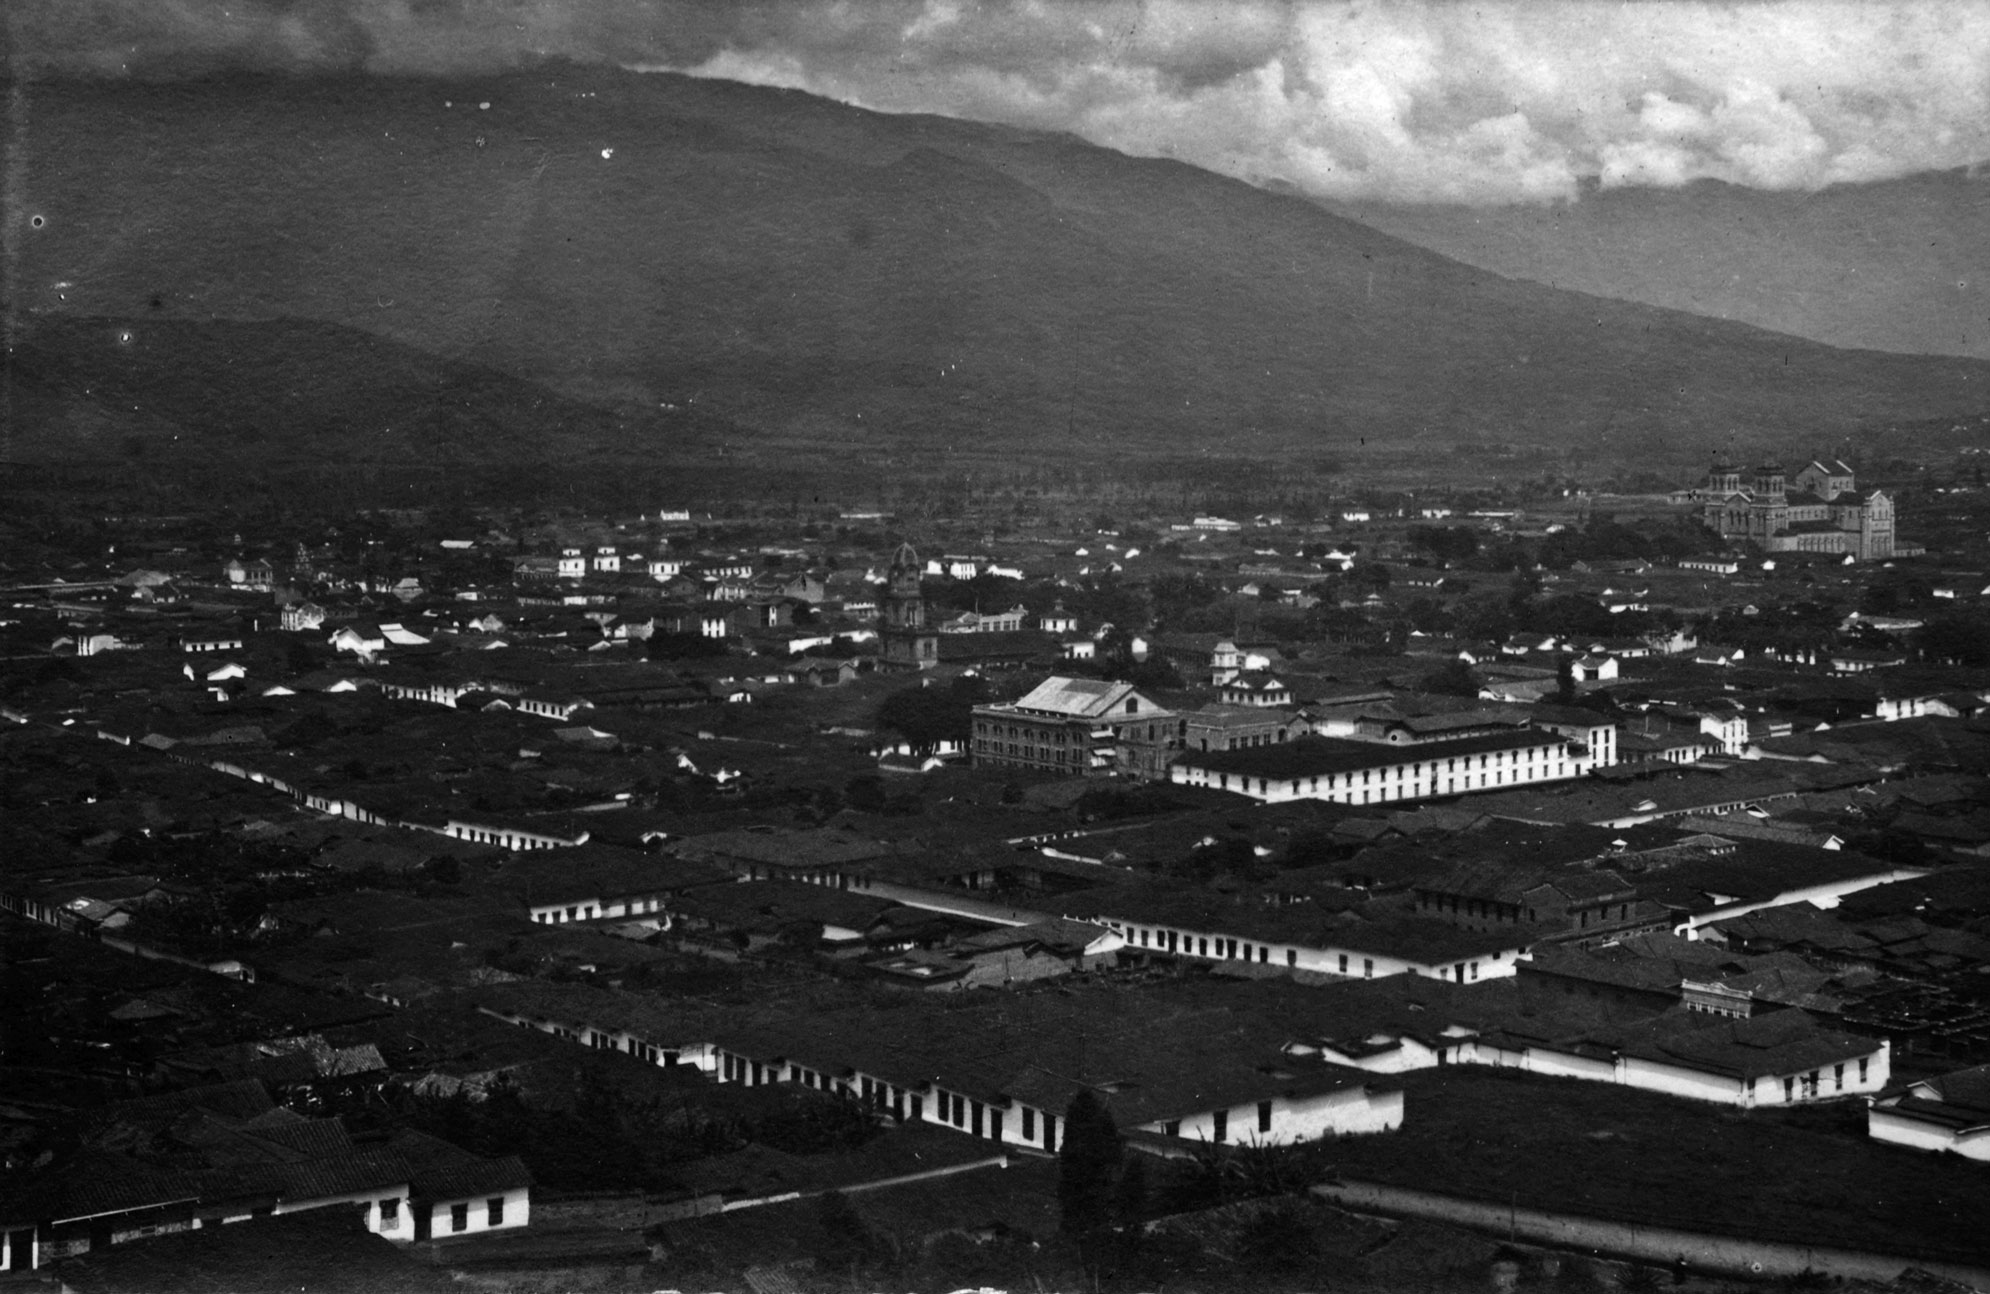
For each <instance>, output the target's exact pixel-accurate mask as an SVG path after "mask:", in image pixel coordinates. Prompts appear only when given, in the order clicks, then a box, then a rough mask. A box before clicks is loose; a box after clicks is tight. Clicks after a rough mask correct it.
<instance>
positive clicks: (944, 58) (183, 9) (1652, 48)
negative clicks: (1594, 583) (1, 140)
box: [11, 0, 1990, 202]
mask: <svg viewBox="0 0 1990 1294" xmlns="http://www.w3.org/2000/svg"><path fill="white" fill-rule="evenodd" d="M16 3H17V5H19V6H21V7H22V12H23V13H24V16H23V17H19V18H17V20H16V23H15V27H14V30H13V32H12V33H11V34H12V35H13V37H14V40H15V44H16V48H17V51H18V56H19V57H23V58H25V59H26V60H27V61H28V62H30V63H39V64H41V65H44V66H51V67H55V68H58V69H68V70H72V71H86V72H96V73H108V74H116V73H118V72H119V71H121V70H125V69H132V70H136V71H139V72H142V73H147V74H154V75H158V74H167V75H170V74H172V73H173V69H174V68H175V67H177V66H179V65H181V64H184V65H185V66H186V67H188V68H191V69H197V70H207V69H208V68H211V67H212V66H214V65H216V64H221V65H226V64H229V63H237V64H242V63H247V64H261V65H271V66H277V67H282V68H292V69H294V68H308V67H318V66H340V67H352V68H365V69H371V70H374V71H381V72H419V71H459V70H467V69H471V68H479V67H490V66H493V65H502V64H504V63H506V62H509V61H516V60H517V59H519V58H520V57H523V56H525V55H528V54H546V53H550V54H563V55H567V56H570V57H575V58H582V59H598V60H605V61H611V62H616V63H621V64H624V65H631V66H648V67H670V68H676V69H681V70H688V71H695V72H698V73H700V74H702V75H708V76H725V77H731V78H735V79H739V80H746V81H754V82H760V83H765V84H773V85H782V86H790V87H795V88H800V89H805V90H810V91H813V92H815V93H819V94H825V95H829V96H832V97H835V98H838V99H842V100H846V101H848V102H853V103H858V104H862V105H864V106H867V107H872V108H877V109H880V110H884V111H900V112H932V113H941V114H947V115H954V116H962V117H972V118H977V119H985V120H997V121H1004V122H1009V123H1014V124H1020V125H1031V126H1041V127H1047V128H1053V129H1061V130H1069V131H1072V132H1074V133H1076V134H1079V135H1081V136H1083V137H1086V138H1088V139H1092V140H1094V141H1096V142H1098V143H1101V144H1106V145H1109V146H1112V147H1116V148H1122V149H1126V150H1128V151H1131V152H1138V153H1147V154H1166V155H1170V156H1174V157H1178V158H1181V159H1183V160H1185V161H1191V162H1195V163H1198V164H1200V165H1203V166H1207V167H1210V168H1212V169H1215V170H1219V171H1224V172H1228V173H1231V174H1235V175H1240V176H1244V177H1246V178H1251V179H1258V180H1267V179H1279V180H1284V181H1287V182H1289V183H1293V184H1296V185H1298V186H1300V187H1302V188H1305V189H1308V190H1311V191H1313V192H1316V193H1320V194H1323V195H1327V196H1334V197H1382V198H1396V199H1408V200H1416V199H1448V200H1462V201H1477V202H1513V201H1541V200H1547V199H1552V198H1556V197H1566V196H1570V195H1572V194H1573V193H1574V192H1575V191H1576V189H1577V187H1578V185H1579V184H1580V182H1581V181H1582V180H1584V179H1586V178H1591V177H1600V178H1601V179H1602V181H1603V182H1604V183H1606V184H1646V185H1678V184H1685V183H1689V182H1691V181H1693V180H1696V179H1702V178H1715V179H1721V180H1726V181H1729V182H1732V183H1736V184H1744V185H1753V186H1760V187H1769V188H1783V189H1806V188H1815V187H1820V186H1822V185H1825V184H1829V183H1833V182H1837V181H1843V180H1870V179H1879V178H1885V177H1889V176H1895V175H1902V174H1907V173H1910V172H1913V171H1918V170H1927V169H1935V168H1945V167H1953V166H1961V165H1966V164H1971V163H1975V162H1980V161H1983V160H1985V159H1987V158H1990V3H1984V2H1983V0H1894V2H1892V3H1885V2H1874V3H1866V2H1865V0H1740V2H1737V3H1720V4H1714V3H1698V2H1695V0H1676V2H1674V0H1628V2H1625V0H1474V2H1472V3H1465V2H1464V0H1057V2H1053V0H864V2H863V3H854V2H850V0H845V2H843V3H827V2H825V3H803V2H801V0H794V2H792V3H790V2H787V0H757V2H756V0H741V2H739V3H722V4H713V3H710V2H709V0H585V2H584V3H573V2H571V0H322V3H315V4H311V5H298V4H296V3H294V0H169V2H168V3H161V2H160V0H16ZM176 60H177V62H176ZM162 69H163V71H162Z"/></svg>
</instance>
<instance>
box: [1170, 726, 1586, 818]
mask: <svg viewBox="0 0 1990 1294" xmlns="http://www.w3.org/2000/svg"><path fill="white" fill-rule="evenodd" d="M1583 754H1586V752H1578V751H1576V750H1575V749H1574V747H1573V746H1572V744H1571V743H1570V742H1569V740H1568V739H1567V738H1566V737H1564V736H1562V735H1561V734H1559V733H1554V732H1548V731H1546V730H1544V729H1541V728H1533V727H1516V728H1509V729H1508V730H1507V731H1504V732H1496V733H1488V734H1486V735H1483V736H1471V737H1461V738H1453V739H1449V740H1434V741H1421V742H1415V743H1410V744H1407V745H1405V746H1403V747H1401V748H1399V749H1397V748H1391V747H1389V746H1386V745H1382V744H1380V743H1377V742H1373V741H1355V740H1347V739H1340V738H1332V737H1313V736H1308V737H1301V738H1299V739H1297V740H1295V741H1290V742H1286V743H1284V744H1282V745H1277V746H1265V747H1259V748H1258V749H1255V750H1237V751H1225V752H1220V753H1219V752H1216V751H1210V752H1208V753H1206V754H1205V753H1203V752H1199V751H1190V752H1187V753H1185V754H1184V755H1183V756H1182V757H1181V759H1180V760H1179V761H1178V762H1177V763H1175V764H1174V765H1173V766H1172V767H1171V768H1169V769H1168V780H1169V781H1171V782H1175V783H1177V784H1180V785H1183V786H1201V787H1208V788H1210V789H1212V790H1218V791H1230V792H1233V793H1235V794H1238V795H1244V796H1248V797H1250V798H1251V799H1253V800H1257V801H1259V802H1261V803H1267V804H1272V803H1282V802H1284V801H1287V800H1331V801H1333V802H1335V803H1337V804H1382V803H1387V802H1391V801H1399V800H1420V799H1425V798H1429V797H1432V796H1448V795H1461V794H1466V793H1469V792H1473V791H1491V790H1506V789H1511V788H1513V787H1517V786H1523V785H1531V784H1538V783H1542V782H1552V781H1562V780H1566V779H1569V778H1573V777H1579V776H1581V775H1582V774H1583V773H1584V772H1585V771H1586V760H1585V759H1584V758H1583Z"/></svg>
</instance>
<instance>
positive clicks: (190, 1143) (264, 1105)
mask: <svg viewBox="0 0 1990 1294" xmlns="http://www.w3.org/2000/svg"><path fill="white" fill-rule="evenodd" d="M134 1144H135V1145H140V1146H145V1147H148V1148H149V1149H148V1150H147V1151H146V1153H147V1154H156V1155H158V1156H160V1158H158V1159H156V1160H147V1159H140V1158H137V1157H134V1155H132V1154H129V1153H123V1152H119V1151H113V1150H110V1149H108V1147H109V1146H112V1145H134ZM531 1186H532V1178H531V1174H530V1173H529V1172H528V1171H527V1170H526V1168H525V1166H524V1165H523V1164H522V1163H521V1162H520V1161H519V1160H517V1159H516V1158H505V1159H498V1160H487V1159H483V1158H481V1157H479V1156H476V1155H472V1154H470V1153H469V1152H467V1151H464V1150H462V1149H461V1148H459V1147H457V1146H454V1145H452V1144H450V1143H449V1142H446V1141H442V1140H440V1139H438V1138H435V1137H430V1136H427V1135H425V1134H422V1133H418V1132H413V1131H408V1130H403V1131H399V1132H396V1133H395V1134H394V1135H392V1136H391V1137H389V1138H388V1139H386V1141H385V1142H384V1144H362V1143H358V1142H355V1141H354V1140H353V1139H352V1138H351V1137H349V1136H348V1135H347V1133H346V1130H345V1127H344V1125H343V1124H342V1123H341V1122H340V1121H339V1120H338V1119H335V1118H331V1119H312V1118H306V1117H305V1116H303V1115H299V1114H296V1113H293V1112H292V1111H290V1110H288V1109H285V1108H283V1107H281V1106H278V1105H276V1104H275V1103H274V1102H273V1101H272V1100H271V1099H270V1096H269V1093H268V1091H267V1089H265V1088H264V1087H263V1085H262V1083H261V1082H260V1081H259V1080H256V1079H247V1080H239V1081H235V1082H230V1083H222V1084H212V1085H208V1086H204V1087H197V1088H192V1089H186V1090H182V1091H177V1092H167V1093H163V1094H160V1095H157V1096H151V1097H143V1098H139V1099H136V1100H130V1101H124V1102H120V1103H118V1104H116V1105H113V1106H111V1107H109V1108H108V1109H107V1110H106V1112H105V1114H104V1116H103V1117H102V1118H101V1119H100V1120H99V1123H98V1126H97V1128H96V1129H95V1130H94V1132H93V1133H92V1134H91V1139H90V1141H89V1142H88V1143H86V1145H85V1146H84V1147H83V1149H82V1150H81V1151H80V1152H78V1153H77V1154H76V1155H74V1156H72V1157H71V1158H69V1159H68V1160H67V1161H65V1162H59V1163H57V1164H56V1165H53V1166H51V1168H49V1169H46V1170H41V1171H37V1172H33V1173H30V1174H27V1175H24V1176H23V1177H22V1179H21V1180H19V1181H17V1182H15V1183H13V1184H12V1188H11V1189H10V1190H9V1191H8V1192H7V1193H6V1195H5V1197H0V1237H4V1248H0V1266H4V1269H6V1270H11V1271H25V1270H29V1269H31V1268H35V1267H39V1266H43V1265H46V1264H47V1263H49V1262H50V1261H53V1260H58V1259H62V1258H70V1257H74V1256H76V1255H79V1254H84V1253H89V1252H92V1251H95V1250H101V1249H103V1248H107V1247H111V1246H115V1245H120V1244H126V1243H131V1242H134V1241H142V1240H145V1239H148V1238H150V1237H153V1236H158V1235H166V1234H171V1233H176V1232H186V1231H197V1230H200V1229H202V1228H203V1227H212V1226H217V1225H222V1224H227V1223H247V1224H249V1225H252V1226H253V1225H255V1224H256V1220H257V1219H259V1218H263V1217H269V1216H273V1215H284V1214H291V1213H302V1212H310V1211H313V1210H318V1209H325V1208H334V1207H337V1208H354V1207H355V1206H356V1209H357V1211H358V1212H359V1213H360V1214H361V1216H362V1217H363V1219H364V1221H365V1225H366V1227H367V1229H368V1230H370V1231H372V1232H373V1233H375V1234H376V1235H380V1236H382V1237H385V1238H386V1239H389V1240H400V1241H410V1240H426V1239H429V1238H430V1237H431V1236H445V1235H455V1234H466V1233H469V1232H475V1231H488V1230H494V1229H516V1228H522V1227H524V1226H526V1225H527V1224H528V1223H529V1221H530V1218H531Z"/></svg>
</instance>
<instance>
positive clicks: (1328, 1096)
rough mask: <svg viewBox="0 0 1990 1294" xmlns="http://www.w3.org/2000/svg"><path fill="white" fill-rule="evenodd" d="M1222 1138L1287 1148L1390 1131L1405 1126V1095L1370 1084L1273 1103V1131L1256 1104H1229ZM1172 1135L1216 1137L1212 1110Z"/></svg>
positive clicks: (1154, 1128)
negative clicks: (1264, 1126) (1264, 1125)
mask: <svg viewBox="0 0 1990 1294" xmlns="http://www.w3.org/2000/svg"><path fill="white" fill-rule="evenodd" d="M1223 1113H1224V1133H1223V1140H1224V1141H1225V1142H1227V1143H1229V1144H1231V1145H1238V1146H1289V1145H1293V1144H1294V1143H1297V1142H1302V1141H1319V1140H1321V1139H1322V1138H1325V1137H1333V1136H1344V1137H1345V1136H1358V1135H1361V1134H1364V1133H1371V1132H1388V1131H1391V1130H1393V1129H1395V1128H1400V1127H1401V1126H1402V1125H1403V1094H1402V1091H1401V1090H1400V1089H1391V1090H1386V1091H1378V1090H1376V1089H1373V1088H1368V1087H1350V1088H1342V1089H1341V1090H1339V1091H1335V1092H1321V1093H1319V1094H1318V1095H1315V1096H1307V1097H1300V1098H1297V1099H1286V1098H1283V1097H1280V1098H1278V1099H1276V1100H1274V1101H1273V1102H1272V1104H1271V1130H1270V1131H1268V1132H1261V1131H1259V1129H1258V1103H1257V1102H1256V1101H1251V1102H1248V1103H1246V1104H1244V1105H1233V1106H1230V1107H1228V1108H1226V1109H1225V1110H1224V1112H1223ZM1141 1130H1142V1131H1144V1132H1158V1133H1163V1134H1165V1133H1167V1125H1166V1124H1165V1123H1160V1122H1156V1123H1147V1124H1142V1125H1141ZM1173 1135H1174V1136H1178V1137H1180V1138H1182V1139H1183V1140H1184V1141H1191V1142H1213V1141H1215V1140H1216V1112H1215V1111H1213V1110H1212V1111H1210V1112H1209V1113H1206V1114H1196V1115H1191V1116H1188V1117H1186V1118H1183V1119H1182V1120H1181V1124H1180V1127H1179V1128H1178V1129H1177V1130H1176V1131H1175V1132H1174V1133H1173Z"/></svg>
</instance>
